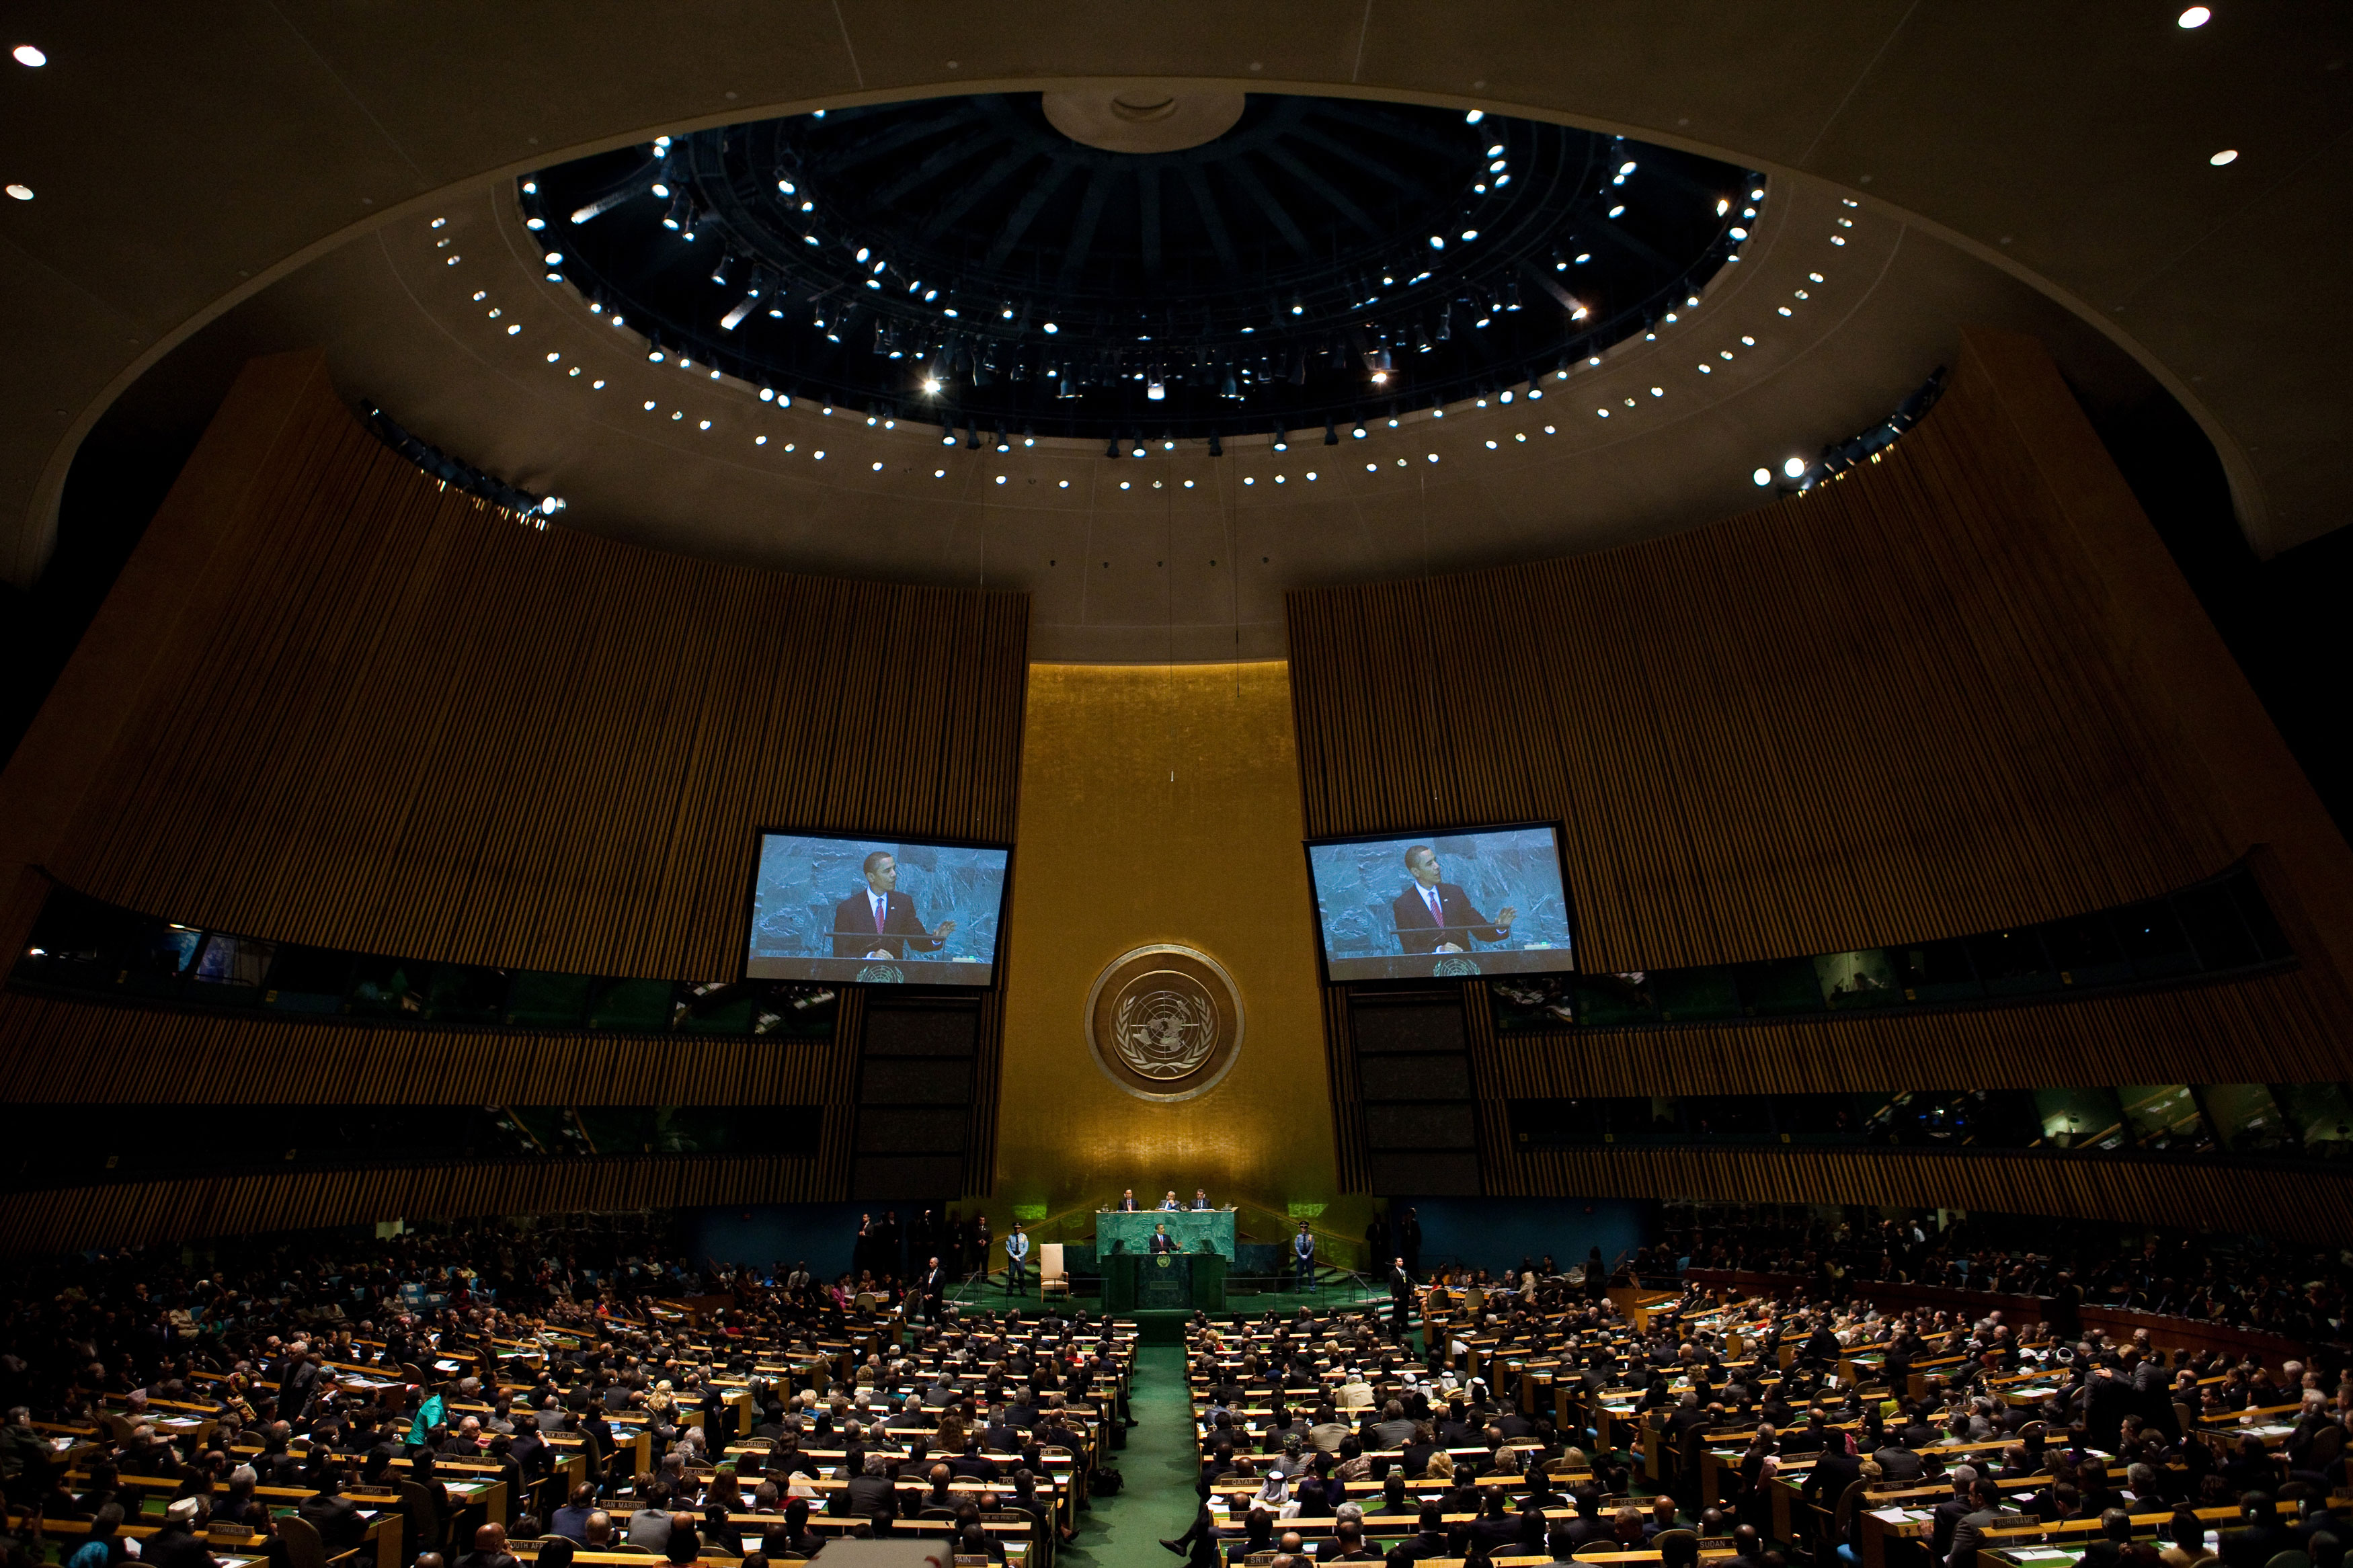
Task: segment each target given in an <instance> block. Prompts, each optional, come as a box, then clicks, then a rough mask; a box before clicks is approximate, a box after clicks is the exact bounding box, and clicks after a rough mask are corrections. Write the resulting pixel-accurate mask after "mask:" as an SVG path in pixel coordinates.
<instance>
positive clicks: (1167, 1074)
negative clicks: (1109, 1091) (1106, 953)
mask: <svg viewBox="0 0 2353 1568" xmlns="http://www.w3.org/2000/svg"><path fill="white" fill-rule="evenodd" d="M1086 1029H1087V1047H1088V1049H1089V1050H1091V1051H1092V1052H1093V1053H1094V1058H1095V1064H1096V1065H1097V1066H1098V1067H1100V1068H1103V1072H1104V1073H1105V1074H1106V1075H1107V1076H1109V1077H1110V1079H1112V1081H1113V1082H1114V1083H1116V1084H1118V1085H1119V1086H1120V1087H1121V1088H1122V1089H1125V1090H1127V1092H1128V1093H1130V1094H1132V1095H1134V1096H1135V1097H1136V1098H1137V1099H1139V1100H1190V1099H1192V1098H1193V1097H1194V1096H1196V1095H1199V1094H1206V1093H1208V1091H1209V1090H1210V1089H1213V1088H1215V1087H1216V1085H1217V1083H1218V1080H1219V1079H1222V1078H1224V1077H1225V1076H1226V1072H1227V1069H1228V1068H1231V1067H1232V1066H1233V1065H1234V1058H1235V1056H1236V1054H1237V1053H1238V1052H1239V1051H1240V1048H1241V1039H1242V1002H1241V994H1240V992H1239V991H1237V990H1236V989H1235V988H1234V983H1233V977H1232V976H1230V975H1229V974H1228V973H1226V971H1225V968H1224V966H1223V965H1221V964H1220V963H1218V961H1217V960H1216V959H1214V958H1211V957H1210V956H1209V955H1208V954H1207V953H1205V952H1198V951H1197V950H1195V949H1193V948H1189V947H1179V946H1176V945H1175V944H1173V943H1161V944H1158V945H1155V946H1152V947H1139V948H1137V949H1135V950H1134V952H1127V953H1123V954H1122V955H1121V956H1120V957H1119V958H1117V959H1115V960H1113V962H1112V963H1111V964H1110V965H1109V966H1108V967H1107V968H1105V969H1104V970H1103V973H1101V974H1100V975H1097V976H1096V977H1095V983H1094V987H1093V989H1092V990H1091V991H1089V992H1088V993H1087V1016H1086Z"/></svg>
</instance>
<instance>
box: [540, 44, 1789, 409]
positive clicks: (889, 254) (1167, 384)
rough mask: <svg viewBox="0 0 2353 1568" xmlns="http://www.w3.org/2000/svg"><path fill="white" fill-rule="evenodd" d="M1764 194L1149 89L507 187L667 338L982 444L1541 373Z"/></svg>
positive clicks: (652, 157) (628, 307)
mask: <svg viewBox="0 0 2353 1568" xmlns="http://www.w3.org/2000/svg"><path fill="white" fill-rule="evenodd" d="M1764 197H1765V186H1764V183H1763V180H1762V177H1761V176H1760V175H1758V174H1755V173H1753V172H1749V171H1745V170H1742V169H1739V168H1736V167H1734V166H1732V165H1730V164H1726V163H1718V162H1715V161H1714V160H1712V159H1708V158H1704V157H1699V156H1696V155H1694V154H1691V153H1678V152H1672V151H1669V150H1667V149H1664V148H1661V147H1656V146H1651V145H1647V144H1644V143H1641V142H1630V141H1627V140H1625V139H1624V138H1621V137H1616V136H1611V135H1608V134H1604V133H1602V132H1593V131H1587V130H1579V129H1577V128H1574V127H1569V126H1564V125H1555V124H1546V123H1540V122H1537V121H1525V120H1514V119H1509V118H1505V117H1504V116H1501V115H1495V114H1482V113H1479V112H1476V111H1472V112H1467V113H1466V112H1464V111H1461V110H1439V109H1429V108H1423V107H1419V106H1415V105H1409V104H1397V103H1380V102H1371V101H1365V100H1354V99H1336V98H1307V97H1297V96H1286V95H1269V94H1258V93H1251V94H1248V95H1244V94H1240V93H1212V92H1176V91H1149V90H1146V91H1134V90H1131V91H1129V92H1127V93H1125V94H1122V93H1118V92H1097V93H1076V92H1072V93H1051V94H1045V95H1039V94H1034V93H1032V94H1021V95H1018V96H1017V95H1009V94H999V93H989V94H980V95H976V96H972V97H967V98H958V99H948V100H936V99H935V100H923V101H921V102H913V103H897V104H882V105H873V106H867V107H861V108H849V109H839V110H831V111H818V112H816V113H812V114H807V115H795V116H791V117H788V118H784V119H775V120H765V121H756V122H753V123H747V124H740V125H731V126H726V127H723V128H720V129H715V130H709V131H702V132H694V133H692V134H688V135H681V136H678V137H663V138H660V139H659V140H658V141H655V142H650V143H648V144H641V145H638V146H633V147H628V148H622V149H618V150H616V151H613V152H609V153H599V154H597V155H596V156H593V157H588V158H583V159H579V160H577V161H575V162H571V163H564V164H561V165H559V166H556V167H554V168H550V169H546V170H543V171H540V172H538V173H536V174H534V175H533V176H532V177H530V178H528V179H526V180H524V181H522V183H521V200H522V205H523V210H524V212H525V213H526V214H527V215H528V216H529V218H530V220H531V221H532V223H533V225H534V226H535V227H536V228H537V230H538V232H539V233H540V234H541V236H542V237H543V238H544V239H545V240H546V242H547V247H548V250H547V256H548V263H547V264H548V266H549V267H550V268H551V272H552V274H553V275H554V276H557V277H560V278H562V279H565V280H566V281H569V282H570V283H572V284H573V285H574V286H575V287H576V288H577V289H579V290H580V291H581V292H582V293H583V294H584V295H586V296H587V297H588V298H589V299H590V300H593V301H594V302H595V303H596V306H597V308H598V309H599V310H601V311H604V312H609V313H610V314H611V315H613V316H617V317H618V318H620V319H621V321H624V322H625V323H626V324H627V326H628V328H629V329H630V330H632V331H636V332H638V333H639V334H640V335H642V336H643V337H644V338H645V339H646V341H647V352H648V353H649V357H656V358H657V362H658V363H659V362H661V361H674V360H680V359H683V360H686V361H689V362H691V363H696V364H702V365H707V366H711V367H712V368H716V369H719V370H721V371H723V372H724V373H725V374H729V375H733V376H737V377H740V378H742V379H744V380H745V381H748V382H752V383H754V384H759V385H762V386H764V387H766V388H769V389H771V390H773V391H774V392H776V394H778V395H783V396H787V397H805V398H816V399H821V400H823V401H825V402H827V403H830V404H839V405H846V406H849V407H851V408H854V409H857V410H860V411H861V412H868V413H883V414H888V415H890V416H894V417H897V418H901V419H913V420H921V421H925V422H932V423H938V424H942V425H946V426H952V427H953V426H963V427H964V428H965V429H966V430H968V431H970V432H972V434H973V436H974V437H975V438H977V437H978V433H979V432H980V431H982V430H987V431H990V432H992V433H993V432H999V431H1015V432H1019V433H1022V434H1025V435H1036V436H1060V437H1086V438H1091V439H1096V440H1101V439H1103V438H1105V437H1128V436H1134V437H1153V438H1155V439H1160V438H1167V437H1176V438H1181V439H1199V438H1205V437H1211V436H1227V437H1230V436H1234V435H1237V434H1241V433H1245V432H1266V431H1274V430H1281V429H1284V428H1298V427H1301V426H1311V427H1313V426H1323V425H1324V424H1325V423H1326V422H1327V421H1342V420H1345V421H1351V422H1353V421H1355V420H1357V419H1361V418H1366V417H1370V416H1374V415H1377V414H1379V415H1393V414H1395V413H1397V412H1398V411H1399V410H1400V409H1412V408H1420V407H1428V406H1430V405H1436V404H1440V403H1444V402H1447V401H1451V400H1455V399H1460V398H1463V397H1468V396H1473V395H1477V394H1480V393H1483V392H1490V391H1494V390H1497V389H1500V388H1502V387H1504V386H1506V385H1509V384H1514V383H1520V382H1526V381H1529V380H1531V379H1533V378H1535V377H1537V376H1540V375H1542V374H1545V373H1546V372H1550V371H1557V370H1561V369H1565V368H1567V365H1568V364H1569V363H1570V362H1571V361H1573V360H1577V359H1583V358H1587V357H1589V356H1591V355H1593V354H1595V353H1599V352H1601V351H1602V350H1604V349H1606V348H1608V347H1609V345H1611V344H1613V343H1615V342H1620V341H1622V340H1623V339H1625V338H1627V337H1629V336H1631V335H1633V334H1635V333H1638V332H1641V331H1644V330H1645V329H1647V328H1648V327H1650V326H1651V325H1652V324H1653V323H1655V322H1656V321H1657V320H1658V319H1659V318H1661V317H1662V316H1663V315H1665V314H1666V313H1668V312H1669V311H1671V310H1674V309H1675V308H1676V307H1677V306H1678V305H1679V304H1682V303H1683V302H1685V301H1689V302H1691V303H1694V304H1695V303H1697V298H1696V296H1697V295H1698V293H1699V291H1700V290H1701V289H1704V287H1705V286H1706V284H1707V282H1708V280H1709V279H1711V278H1712V277H1713V276H1714V275H1715V273H1716V272H1717V271H1718V270H1719V269H1720V268H1724V267H1725V266H1726V265H1728V264H1729V263H1731V262H1732V261H1734V260H1736V258H1737V257H1738V255H1739V252H1740V248H1741V247H1742V245H1743V243H1744V242H1745V241H1746V238H1747V237H1748V235H1749V232H1750V226H1752V225H1753V224H1754V223H1755V222H1756V221H1757V216H1758V206H1759V205H1760V204H1761V203H1762V202H1763V200H1764Z"/></svg>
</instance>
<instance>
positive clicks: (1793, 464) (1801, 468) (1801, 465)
mask: <svg viewBox="0 0 2353 1568" xmlns="http://www.w3.org/2000/svg"><path fill="white" fill-rule="evenodd" d="M1781 471H1782V472H1783V473H1785V474H1787V475H1788V476H1789V477H1790V478H1791V479H1803V478H1804V477H1805V474H1806V459H1805V458H1789V459H1788V460H1787V461H1785V462H1784V463H1782V465H1781Z"/></svg>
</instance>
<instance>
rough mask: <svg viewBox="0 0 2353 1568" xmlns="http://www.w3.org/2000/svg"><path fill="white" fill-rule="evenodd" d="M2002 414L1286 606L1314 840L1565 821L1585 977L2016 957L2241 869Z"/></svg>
mask: <svg viewBox="0 0 2353 1568" xmlns="http://www.w3.org/2000/svg"><path fill="white" fill-rule="evenodd" d="M1997 414H1998V410H1996V409H1994V408H1992V407H1991V406H1989V398H1988V397H1987V396H1985V395H1979V394H1978V393H1975V392H1973V391H1972V389H1971V388H1970V387H1969V385H1968V384H1966V383H1964V384H1962V385H1960V386H1958V387H1957V389H1956V390H1955V391H1954V392H1953V393H1951V394H1950V395H1947V397H1946V398H1945V400H1944V401H1943V402H1942V403H1941V404H1940V405H1938V406H1937V408H1936V410H1935V411H1934V412H1933V413H1932V414H1931V415H1930V416H1928V418H1927V419H1926V421H1924V422H1923V423H1922V424H1921V425H1920V426H1917V427H1916V428H1915V429H1914V430H1913V431H1912V432H1911V433H1910V434H1908V435H1907V436H1906V437H1905V439H1904V440H1903V441H1902V442H1901V443H1900V444H1898V445H1897V446H1896V447H1894V448H1892V449H1891V450H1890V451H1889V452H1888V453H1887V454H1886V456H1885V458H1884V460H1883V461H1881V462H1879V463H1876V464H1872V465H1867V466H1865V467H1864V468H1861V469H1858V470H1855V471H1854V472H1853V473H1852V476H1851V477H1849V478H1847V479H1842V480H1841V481H1839V482H1836V483H1832V484H1830V485H1826V486H1824V487H1821V488H1820V489H1817V490H1816V491H1814V492H1813V493H1812V494H1810V495H1809V496H1807V497H1804V498H1802V499H1799V500H1788V501H1784V502H1782V503H1781V504H1779V505H1777V506H1771V507H1767V508H1763V509H1761V510H1757V511H1756V512H1752V513H1749V514H1746V515H1744V516H1741V517H1736V518H1733V519H1730V520H1728V521H1725V522H1721V523H1718V524H1716V525H1715V526H1713V527H1710V528H1705V529H1700V530H1696V531H1692V532H1688V533H1683V534H1679V535H1676V536H1673V537H1672V538H1666V539H1661V540H1655V541H1651V542H1646V543H1642V544H1638V545H1632V546H1629V547H1626V548H1623V549H1620V550H1615V551H1609V552H1603V553H1600V554H1596V555H1588V556H1581V557H1577V558H1574V559H1571V560H1566V561H1554V562H1545V563H1537V564H1534V565H1527V566H1516V567H1509V568H1504V569H1500V570H1494V571H1485V572H1476V573H1470V574H1463V575H1460V576H1454V577H1444V578H1437V579H1430V580H1425V581H1420V582H1410V583H1389V584H1374V585H1370V586H1352V587H1344V588H1328V589H1309V590H1301V591H1297V592H1294V593H1293V594H1291V595H1288V598H1287V603H1286V608H1287V614H1288V617H1289V627H1290V638H1291V658H1292V681H1293V702H1294V705H1295V711H1296V720H1297V731H1298V736H1299V749H1300V773H1301V787H1302V792H1303V802H1304V805H1305V809H1306V819H1307V830H1308V832H1309V834H1310V835H1311V836H1314V837H1322V836H1324V835H1332V834H1345V833H1357V832H1376V831H1383V830H1388V829H1396V830H1398V831H1411V830H1415V829H1419V828H1423V827H1428V826H1438V825H1443V824H1451V823H1472V822H1502V821H1518V820H1544V819H1558V820H1560V821H1561V822H1563V823H1564V824H1565V842H1564V850H1565V856H1566V859H1567V868H1568V879H1569V885H1570V890H1571V893H1572V896H1573V897H1574V898H1575V900H1576V901H1577V914H1578V917H1579V930H1578V935H1579V940H1580V947H1581V951H1580V959H1581V961H1582V962H1583V963H1586V964H1588V966H1591V967H1596V968H1601V969H1612V970H1617V969H1631V968H1650V967H1672V966H1677V965H1683V964H1702V963H1733V962H1738V961H1742V960H1746V959H1754V958H1768V957H1781V956H1786V955H1790V954H1798V953H1807V952H1837V951H1841V950H1844V949H1847V948H1851V947H1855V946H1862V945H1869V944H1874V943H1878V942H1885V941H1889V940H1894V939H1922V938H1931V937H1937V936H1942V935H1947V934H1957V933H1961V932H1967V931H1981V930H1986V929H1991V928H1998V927H2000V926H2002V925H2005V924H2009V923H2011V922H2016V921H2031V920H2039V919H2044V918H2049V917H2052V916H2056V915H2060V914H2064V913H2070V912H2073V911H2075V910H2085V909H2099V908H2104V907H2107V906H2111V905H2115V904H2120V903H2125V902H2127V901H2129V900H2134V899H2137V898H2141V897H2146V896H2148V895H2151V894H2154V893H2158V892H2162V891H2165V890H2168V889H2172V888H2177V887H2180V886H2183V885H2186V884H2188V883H2189V882H2192V881H2195V880H2197V879H2199V878H2200V877H2203V876H2206V875H2209V874H2211V872H2213V871H2215V870H2216V869H2218V868H2221V867H2222V866H2224V865H2227V864H2228V863H2229V862H2230V861H2231V860H2232V859H2233V858H2235V857H2236V856H2237V855H2238V854H2239V853H2241V852H2242V851H2243V850H2244V849H2245V847H2246V846H2244V845H2239V844H2232V843H2231V842H2229V841H2228V840H2227V839H2226V837H2224V836H2223V835H2222V834H2221V832H2220V831H2218V829H2217V828H2216V826H2214V822H2213V818H2212V814H2211V812H2210V811H2209V810H2207V809H2206V807H2205V805H2204V801H2203V796H2202V795H2201V793H2200V788H2199V787H2197V786H2196V784H2195V781H2194V780H2193V779H2192V778H2191V777H2190V776H2189V773H2187V772H2186V770H2185V769H2184V767H2183V766H2182V765H2181V759H2180V758H2179V755H2178V753H2177V752H2175V751H2174V750H2172V749H2171V748H2170V747H2169V745H2168V743H2167V742H2165V740H2164V738H2163V737H2164V734H2165V731H2164V727H2163V726H2162V725H2159V724H2157V723H2155V722H2153V721H2152V720H2151V717H2150V713H2149V711H2148V710H2147V708H2146V707H2145V705H2144V702H2143V700H2142V697H2141V696H2140V695H2139V694H2137V693H2136V692H2135V691H2134V690H2132V689H2130V688H2129V687H2128V685H2127V683H2126V680H2125V679H2124V677H2123V675H2122V674H2121V673H2120V668H2119V662H2118V659H2117V658H2116V655H2115V651H2114V650H2113V649H2112V648H2111V647H2108V646H2106V644H2105V641H2104V640H2103V632H2102V628H2101V626H2100V624H2099V622H2098V621H2097V619H2096V618H2095V617H2093V616H2087V615H2086V614H2085V613H2084V604H2085V603H2086V602H2087V599H2088V597H2089V595H2090V594H2091V587H2090V585H2089V584H2087V583H2086V582H2085V581H2084V574H2083V572H2082V570H2081V567H2080V564H2079V561H2080V557H2079V556H2078V555H2077V554H2076V553H2075V552H2073V549H2072V548H2063V547H2062V546H2061V542H2060V541H2059V540H2058V538H2057V536H2056V533H2055V529H2056V527H2057V524H2056V522H2055V521H2054V519H2053V518H2052V515H2050V512H2049V510H2048V506H2047V503H2046V501H2045V499H2044V496H2043V494H2042V491H2041V490H2040V489H2038V488H2037V487H2036V485H2035V483H2034V479H2033V475H2032V473H2031V469H2030V468H2029V466H2028V465H2027V463H2026V461H2025V459H2024V457H2023V456H2022V454H2021V451H2020V449H2019V448H2018V446H2017V443H2016V441H2015V439H2014V438H2013V437H2011V435H2010V432H2009V431H2008V429H2007V427H2006V426H2003V425H2002V424H2001V422H2000V419H1999V418H1998V417H1997ZM1403 736H1411V737H1412V739H1413V742H1414V743H1413V744H1410V745H1407V744H1400V743H1399V742H1400V737H1403Z"/></svg>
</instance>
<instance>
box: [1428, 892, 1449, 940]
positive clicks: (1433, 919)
mask: <svg viewBox="0 0 2353 1568" xmlns="http://www.w3.org/2000/svg"><path fill="white" fill-rule="evenodd" d="M1430 923H1431V924H1433V925H1435V926H1437V927H1438V929H1439V930H1440V931H1444V930H1445V929H1446V911H1445V910H1441V909H1440V908H1439V907H1438V895H1437V894H1436V893H1432V894H1430Z"/></svg>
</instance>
